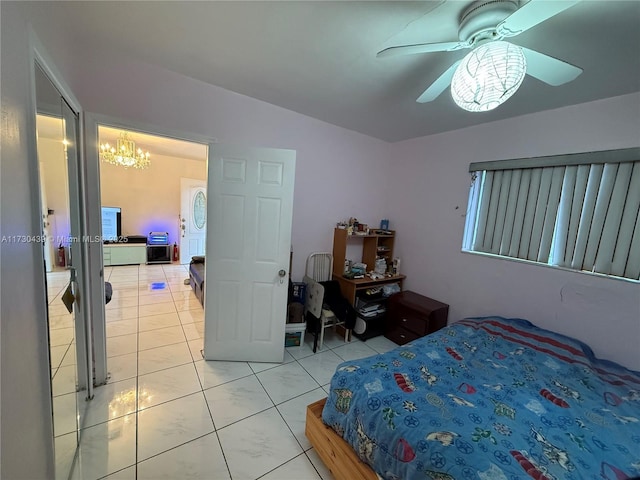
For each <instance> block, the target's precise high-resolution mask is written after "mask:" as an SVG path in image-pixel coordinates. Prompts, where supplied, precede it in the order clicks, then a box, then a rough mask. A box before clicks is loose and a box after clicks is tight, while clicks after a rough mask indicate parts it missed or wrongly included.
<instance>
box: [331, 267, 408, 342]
mask: <svg viewBox="0 0 640 480" xmlns="http://www.w3.org/2000/svg"><path fill="white" fill-rule="evenodd" d="M405 278H407V277H406V275H394V276H393V277H386V278H383V279H380V280H372V279H371V278H369V277H365V278H357V279H355V278H354V279H351V278H344V277H343V276H342V275H333V279H334V280H336V281H337V282H338V283H339V284H340V293H342V296H343V297H344V298H346V299H347V300H348V301H349V303H351V305H353V306H354V308H355V307H356V298H357V297H358V296H359V294H364V292H365V290H367V289H368V288H375V287H381V286H383V285H387V284H390V283H398V284H399V285H400V290H402V282H403V280H404V279H405ZM382 301H384V300H382ZM360 318H362V319H363V320H364V321H365V322H366V321H367V319H365V318H364V317H362V316H360ZM376 325H378V326H377V327H376ZM371 327H373V328H371ZM338 328H340V327H338ZM367 332H368V333H367ZM367 332H365V335H364V336H358V338H360V339H361V340H366V339H368V338H371V337H372V336H376V335H382V334H383V333H384V318H378V319H377V320H376V321H375V322H373V321H372V322H371V323H367ZM339 333H341V332H339ZM345 333H346V338H347V340H348V341H351V331H350V330H349V331H348V332H345Z"/></svg>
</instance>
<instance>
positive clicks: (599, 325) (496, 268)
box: [389, 94, 640, 369]
mask: <svg viewBox="0 0 640 480" xmlns="http://www.w3.org/2000/svg"><path fill="white" fill-rule="evenodd" d="M639 130H640V94H631V95H625V96H621V97H616V98H612V99H607V100H601V101H596V102H591V103H586V104H582V105H576V106H573V107H567V108H562V109H558V110H552V111H546V112H540V113H536V114H532V115H527V116H523V117H519V118H514V119H510V120H505V121H500V122H494V123H489V124H484V125H480V126H476V127H470V128H466V129H463V130H458V131H454V132H449V133H443V134H439V135H433V136H430V137H423V138H419V139H414V140H408V141H405V142H401V143H398V144H394V145H393V147H394V150H393V154H394V175H393V176H392V178H391V190H392V194H391V195H390V205H389V207H390V210H391V213H390V214H389V215H390V219H391V221H392V223H394V225H395V228H397V230H398V237H397V240H396V246H397V247H396V253H397V254H398V255H399V256H400V257H401V258H402V271H403V273H406V274H407V276H408V278H407V281H406V286H407V288H408V289H411V290H415V291H417V292H419V293H422V294H425V295H427V296H430V297H433V298H436V299H438V300H442V301H444V302H446V303H448V304H449V305H450V306H451V307H450V310H449V320H450V321H452V320H458V319H461V318H463V317H466V316H479V315H502V316H505V317H521V318H526V319H528V320H531V321H532V322H534V323H536V324H537V325H539V326H541V327H546V328H550V329H554V330H556V331H559V332H562V333H565V334H568V335H572V336H574V337H576V338H578V339H580V340H583V341H585V342H587V343H589V344H590V345H591V346H592V347H593V349H594V351H595V352H596V355H598V356H602V357H605V358H609V359H611V360H615V361H618V362H621V363H623V364H625V365H627V366H629V367H631V368H635V369H640V349H639V348H638V345H640V285H638V284H634V283H630V282H625V281H621V280H613V279H607V278H598V277H594V276H591V275H587V274H581V273H576V272H567V271H561V270H558V269H551V268H548V267H542V266H535V265H528V264H522V263H518V262H514V261H509V260H501V259H495V258H487V257H482V256H479V255H474V254H468V253H462V252H461V245H462V233H463V230H464V221H465V218H464V215H465V210H466V205H467V197H468V192H469V185H470V177H469V174H468V166H469V163H470V162H477V161H485V160H500V159H508V158H520V157H533V156H544V155H555V154H561V153H575V152H585V151H594V150H607V149H616V148H628V147H634V146H639V145H640V135H639Z"/></svg>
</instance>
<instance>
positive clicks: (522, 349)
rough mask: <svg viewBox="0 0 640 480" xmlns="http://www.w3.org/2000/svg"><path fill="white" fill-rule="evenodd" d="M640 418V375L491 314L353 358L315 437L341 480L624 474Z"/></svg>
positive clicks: (632, 473) (318, 410) (638, 467)
mask: <svg viewBox="0 0 640 480" xmlns="http://www.w3.org/2000/svg"><path fill="white" fill-rule="evenodd" d="M639 420H640V373H639V372H634V371H631V370H628V369H626V368H624V367H622V366H620V365H618V364H616V363H613V362H609V361H606V360H600V359H597V358H596V357H595V356H594V354H593V352H592V351H591V349H590V348H589V347H588V346H587V345H585V344H583V343H581V342H579V341H577V340H575V339H572V338H569V337H566V336H563V335H560V334H557V333H554V332H551V331H548V330H544V329H540V328H537V327H536V326H534V325H533V324H531V323H530V322H528V321H526V320H521V319H504V318H499V317H485V318H470V319H465V320H461V321H459V322H456V323H454V324H453V325H450V326H448V327H445V328H444V329H442V330H440V331H438V332H436V333H434V334H432V335H429V336H427V337H423V338H421V339H418V340H415V341H413V342H411V343H409V344H406V345H403V346H401V347H398V348H396V349H394V350H392V351H391V352H388V353H386V354H380V355H375V356H372V357H368V358H365V359H360V360H356V361H349V362H344V363H342V364H341V365H339V366H338V368H337V370H336V373H335V375H334V376H333V379H332V380H331V384H330V391H329V396H328V397H327V399H326V403H325V402H324V401H321V402H317V403H316V404H312V405H310V406H309V408H308V411H307V426H306V433H307V436H308V437H309V440H310V442H311V443H312V445H313V446H314V447H315V448H316V451H317V452H318V454H319V456H320V457H321V458H322V460H323V461H324V462H325V464H326V465H327V467H328V468H329V469H330V470H331V472H332V473H333V474H334V476H335V477H336V478H338V479H340V478H345V479H350V480H351V479H356V478H366V479H375V478H376V477H378V476H380V477H382V478H385V479H415V478H420V479H434V480H449V479H456V480H464V479H478V480H515V479H523V480H525V479H530V478H534V479H538V480H545V479H548V480H564V479H566V480H583V479H598V480H603V479H604V480H607V479H611V480H622V479H625V478H634V477H637V476H640V421H639ZM374 472H375V473H374Z"/></svg>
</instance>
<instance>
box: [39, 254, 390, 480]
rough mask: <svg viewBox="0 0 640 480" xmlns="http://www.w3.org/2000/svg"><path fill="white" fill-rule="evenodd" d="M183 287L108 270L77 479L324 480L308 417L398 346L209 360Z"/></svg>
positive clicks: (340, 345)
mask: <svg viewBox="0 0 640 480" xmlns="http://www.w3.org/2000/svg"><path fill="white" fill-rule="evenodd" d="M187 276H188V273H187V268H186V267H185V266H181V265H148V266H147V265H141V266H124V267H107V268H105V278H107V279H108V280H109V281H110V282H111V283H112V285H113V289H114V293H113V299H112V301H111V302H110V303H109V304H108V305H107V307H106V320H107V325H106V329H107V355H108V370H109V372H110V374H111V378H110V381H109V383H108V385H106V386H104V387H100V388H98V389H96V392H95V393H96V394H95V399H94V400H93V401H92V402H89V403H88V404H87V406H86V409H85V408H81V410H84V411H82V412H81V419H80V421H81V425H82V426H83V428H82V430H81V443H80V450H79V455H78V458H77V462H76V465H75V466H74V470H73V475H72V478H73V479H83V480H91V479H98V478H107V479H109V480H115V479H214V480H218V479H242V480H244V479H257V478H260V479H265V480H267V479H269V480H275V479H278V480H281V479H296V480H305V479H324V480H328V479H331V478H332V476H331V474H330V473H329V472H328V470H327V469H326V468H325V467H324V465H323V464H322V462H321V461H320V459H319V457H318V456H317V454H316V453H315V451H314V450H313V448H311V445H310V444H309V442H308V440H307V439H306V437H305V435H304V422H305V409H306V406H307V405H308V404H309V403H312V402H314V401H316V400H319V399H321V398H323V397H325V396H326V395H327V388H328V383H329V381H330V379H331V375H332V374H333V372H334V370H335V368H336V366H337V365H338V364H339V363H341V362H343V361H345V360H350V359H355V358H360V357H365V356H369V355H373V354H375V353H378V352H385V351H388V350H390V349H391V348H394V347H395V346H396V345H395V344H394V343H392V342H390V341H389V340H387V339H386V338H384V337H377V338H373V339H370V340H368V341H367V342H366V343H364V342H360V341H358V340H354V341H353V342H351V343H344V341H343V340H342V339H341V338H340V337H339V336H337V335H335V334H331V332H329V331H328V332H327V336H326V337H325V346H324V348H323V350H322V351H318V352H317V353H316V354H314V353H313V352H312V350H311V340H312V339H311V338H309V337H311V336H310V335H307V336H306V337H305V340H306V342H305V344H304V345H303V346H300V347H292V348H287V349H286V353H285V359H284V362H283V363H281V364H280V363H274V364H270V363H251V362H250V363H247V362H221V361H215V362H214V361H204V360H203V359H202V354H201V349H202V347H203V340H202V336H203V331H204V315H203V309H202V306H201V305H200V303H199V302H198V300H197V299H196V298H195V296H194V294H193V293H192V291H191V288H190V287H189V286H188V285H184V283H183V281H184V279H185V278H187ZM59 283H60V284H61V283H64V282H62V281H59V282H58V283H55V285H54V286H52V285H51V282H50V283H49V290H50V292H49V293H50V297H49V298H51V299H52V300H51V305H52V307H51V308H52V309H53V312H52V316H51V318H52V320H51V328H52V330H51V331H52V337H53V336H54V335H55V337H56V338H60V340H59V341H56V343H58V344H60V345H57V346H61V348H60V352H59V353H57V354H56V355H57V356H56V362H55V363H57V366H56V367H55V368H56V372H55V375H54V395H56V397H64V396H65V395H66V396H68V395H69V393H70V392H69V391H68V390H69V388H70V382H69V379H68V378H67V377H65V375H63V374H64V373H66V371H64V370H63V369H64V368H67V369H70V368H69V367H70V366H71V365H72V362H73V358H72V353H73V348H70V347H71V346H72V343H70V342H71V338H72V331H71V330H69V329H70V324H69V317H70V316H69V315H65V314H64V312H63V311H62V310H61V309H58V305H59V298H58V297H57V296H58V295H59V294H60V293H61V289H62V287H58V284H59ZM58 290H59V291H58ZM63 308H64V307H63ZM57 310H60V312H58V311H57ZM56 313H59V315H56ZM69 335H71V337H70V336H69ZM65 342H66V343H65ZM65 345H66V350H64V352H63V351H62V350H63V348H65ZM53 348H56V346H54V347H53ZM57 357H59V359H58V358H57ZM67 357H69V358H67ZM56 377H58V381H56ZM62 380H66V383H64V382H63V381H62ZM56 385H58V387H56ZM60 385H63V386H60ZM80 395H82V394H80ZM78 398H79V400H78V401H79V402H80V403H81V402H83V400H82V398H81V397H78ZM54 400H55V399H54ZM56 420H58V419H56ZM60 420H62V419H60ZM72 420H73V419H72ZM58 423H60V422H58ZM60 432H61V433H62V432H64V429H63V430H60ZM72 439H73V433H67V434H66V435H60V436H58V437H57V438H56V445H60V448H59V450H60V451H61V452H64V451H65V442H64V441H63V440H68V441H67V444H69V443H71V441H72ZM68 461H69V460H68V458H62V459H61V460H60V462H63V463H64V462H68Z"/></svg>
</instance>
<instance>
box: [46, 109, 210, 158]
mask: <svg viewBox="0 0 640 480" xmlns="http://www.w3.org/2000/svg"><path fill="white" fill-rule="evenodd" d="M63 128H64V127H63V123H62V119H61V118H59V117H55V116H50V115H37V116H36V129H37V131H38V137H39V138H48V139H51V140H59V141H60V143H62V141H63V139H64V132H63ZM122 131H123V130H122V129H119V128H111V127H106V126H103V125H99V126H98V143H99V144H103V143H109V144H111V145H116V142H117V139H118V137H119V136H120V133H122ZM127 133H128V134H129V138H130V139H131V140H133V141H134V142H135V144H136V148H141V149H142V150H144V151H145V152H147V151H148V152H149V155H150V158H151V160H152V161H153V158H154V157H155V156H157V155H164V156H167V157H176V158H181V159H189V160H201V161H206V160H207V145H204V144H200V143H193V142H185V141H183V140H176V139H174V138H168V137H160V136H157V135H149V134H146V133H142V132H136V131H133V130H127Z"/></svg>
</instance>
